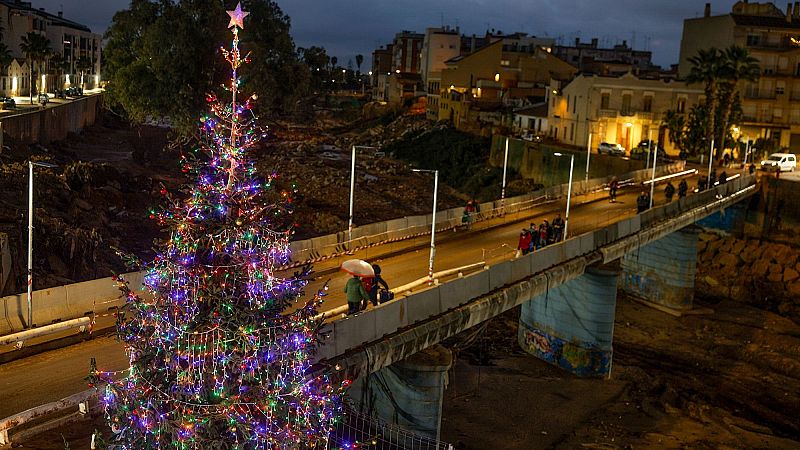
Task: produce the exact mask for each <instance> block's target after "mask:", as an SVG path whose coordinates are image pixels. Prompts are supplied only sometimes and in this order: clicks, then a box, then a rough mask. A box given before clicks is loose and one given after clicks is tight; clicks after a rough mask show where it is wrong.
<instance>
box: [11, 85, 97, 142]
mask: <svg viewBox="0 0 800 450" xmlns="http://www.w3.org/2000/svg"><path fill="white" fill-rule="evenodd" d="M102 104H103V95H102V94H97V95H89V96H86V97H83V98H78V99H75V100H72V101H69V102H67V103H64V104H60V105H56V106H52V107H49V108H45V109H40V110H38V111H31V112H26V113H22V114H15V115H12V116H7V117H3V118H2V119H0V122H2V125H3V133H4V134H6V135H8V136H9V137H11V138H12V139H14V140H15V141H17V142H19V143H22V144H33V143H39V144H43V145H46V144H48V143H50V142H51V141H58V140H62V139H65V138H66V137H67V135H68V134H69V133H77V132H79V131H81V130H82V129H84V128H85V127H87V126H89V125H92V124H94V123H95V121H96V120H97V115H98V113H99V111H100V107H101V106H102Z"/></svg>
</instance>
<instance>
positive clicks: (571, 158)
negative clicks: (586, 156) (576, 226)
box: [553, 153, 575, 241]
mask: <svg viewBox="0 0 800 450" xmlns="http://www.w3.org/2000/svg"><path fill="white" fill-rule="evenodd" d="M553 155H554V156H558V157H562V156H566V155H564V154H562V153H553ZM574 167H575V155H574V154H572V153H570V155H569V184H568V185H567V212H566V214H565V217H564V237H563V238H562V240H565V241H566V240H567V231H568V229H569V204H570V201H571V200H572V170H573V168H574Z"/></svg>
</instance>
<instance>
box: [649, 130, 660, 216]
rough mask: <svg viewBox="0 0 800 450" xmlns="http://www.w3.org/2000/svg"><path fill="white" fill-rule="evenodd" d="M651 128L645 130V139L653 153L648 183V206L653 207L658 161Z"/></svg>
mask: <svg viewBox="0 0 800 450" xmlns="http://www.w3.org/2000/svg"><path fill="white" fill-rule="evenodd" d="M652 137H653V130H647V141H648V143H649V145H650V151H651V152H652V153H653V177H652V178H651V180H650V181H651V183H650V208H652V207H653V194H655V188H656V161H658V147H657V146H656V145H655V144H654V143H653V139H652Z"/></svg>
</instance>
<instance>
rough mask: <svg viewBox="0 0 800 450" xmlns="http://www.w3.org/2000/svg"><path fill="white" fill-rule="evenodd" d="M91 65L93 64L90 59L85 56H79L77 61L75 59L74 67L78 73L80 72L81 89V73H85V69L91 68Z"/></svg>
mask: <svg viewBox="0 0 800 450" xmlns="http://www.w3.org/2000/svg"><path fill="white" fill-rule="evenodd" d="M93 66H94V64H92V60H91V59H89V58H87V57H85V56H83V57H80V58H78V60H77V61H75V69H77V70H78V73H80V74H81V89H83V84H84V83H83V75H84V74H85V73H86V71H87V70H89V69H91V68H92V67H93Z"/></svg>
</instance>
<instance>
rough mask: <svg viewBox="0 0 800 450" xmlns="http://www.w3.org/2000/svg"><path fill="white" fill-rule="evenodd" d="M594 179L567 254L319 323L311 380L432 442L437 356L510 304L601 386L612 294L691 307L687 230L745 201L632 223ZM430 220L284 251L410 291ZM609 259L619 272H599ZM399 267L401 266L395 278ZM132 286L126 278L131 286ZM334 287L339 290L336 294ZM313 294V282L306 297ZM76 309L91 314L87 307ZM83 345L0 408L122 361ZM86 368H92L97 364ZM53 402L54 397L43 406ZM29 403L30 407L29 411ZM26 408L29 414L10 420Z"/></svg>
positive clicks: (681, 205)
mask: <svg viewBox="0 0 800 450" xmlns="http://www.w3.org/2000/svg"><path fill="white" fill-rule="evenodd" d="M682 169H683V166H682V165H678V166H672V167H666V168H665V169H663V172H662V173H675V172H679V171H680V170H682ZM640 172H641V173H633V174H630V177H629V178H630V179H631V180H632V182H634V183H635V184H636V185H637V186H638V185H639V183H640V182H641V181H643V180H647V179H649V178H650V173H649V171H640ZM607 181H608V180H607V179H597V180H589V181H588V182H580V183H575V187H573V194H575V193H576V192H577V194H578V197H577V200H576V198H575V197H574V198H573V202H575V203H578V204H579V205H578V206H577V207H576V204H575V203H573V207H575V209H574V211H573V217H574V218H573V219H572V220H573V221H575V222H574V228H573V225H572V224H571V225H570V229H571V230H572V229H574V230H576V231H577V233H582V234H577V235H575V237H573V238H571V239H569V240H568V241H566V242H563V243H560V244H557V245H553V246H550V247H547V248H545V249H542V250H539V251H537V252H534V253H532V254H530V255H526V256H524V257H521V258H515V259H509V256H510V255H509V254H508V253H506V254H502V255H498V256H495V257H491V258H489V257H487V258H483V259H480V258H476V259H477V260H486V261H487V262H488V263H489V265H490V267H488V268H487V269H484V270H481V271H479V272H477V273H474V274H472V275H468V276H465V277H459V278H456V279H453V280H450V281H446V282H445V281H444V280H443V282H442V283H441V284H439V285H437V286H435V287H432V288H427V289H423V290H421V291H419V292H414V293H412V294H410V295H399V296H398V299H397V300H395V301H394V302H390V303H387V304H384V305H381V306H379V307H377V308H375V309H372V310H369V311H366V312H363V313H361V314H358V315H356V316H351V317H344V318H342V317H340V316H339V315H336V316H335V317H332V318H331V319H333V320H331V321H330V322H329V323H328V325H326V326H327V327H328V331H329V332H330V339H328V340H327V343H326V344H325V345H324V346H323V347H322V348H321V349H320V353H319V364H318V369H319V370H328V369H330V368H333V369H334V370H335V371H337V372H338V373H340V374H341V375H342V376H347V377H351V378H352V379H355V380H356V383H355V385H354V386H353V388H351V391H350V392H351V396H352V397H353V398H356V399H358V400H361V401H362V402H363V404H364V405H365V407H366V408H368V409H373V410H374V411H375V412H376V414H377V415H378V416H381V417H382V418H384V419H385V420H386V421H388V422H396V423H398V424H400V425H402V426H404V427H407V428H410V429H412V430H415V431H417V432H419V433H421V434H426V435H428V436H431V437H435V436H437V435H438V426H439V418H440V411H441V394H442V390H443V388H444V379H445V377H446V371H447V369H448V368H449V367H450V363H451V361H450V359H451V358H450V355H449V353H448V352H447V351H446V350H445V349H443V348H442V347H440V346H437V345H436V344H437V343H438V342H440V341H441V340H442V339H446V338H447V337H449V336H452V335H455V334H457V333H459V332H461V331H463V330H466V329H468V328H470V327H472V326H474V325H476V324H479V323H481V322H483V321H485V320H488V319H489V318H491V317H494V316H496V315H498V314H500V313H502V312H503V311H506V310H508V309H510V308H512V307H514V306H516V305H523V316H522V319H521V323H520V336H519V339H520V343H521V345H522V346H523V348H526V349H528V351H530V352H531V353H534V354H536V355H537V356H539V357H541V358H543V359H545V360H547V361H550V362H551V363H554V364H557V365H559V366H561V367H563V368H565V369H566V370H569V371H571V372H573V373H576V374H578V375H582V376H608V375H610V371H611V362H612V356H613V352H612V348H611V342H612V339H613V321H614V306H615V301H616V289H617V285H618V284H620V285H622V286H623V288H624V289H626V290H631V291H633V292H634V293H638V294H640V295H642V296H645V297H647V298H649V299H651V300H652V301H657V302H661V304H663V305H664V306H665V307H669V308H677V309H687V308H690V307H691V291H692V290H691V287H692V286H693V275H694V260H695V253H694V247H693V245H696V234H694V233H693V232H692V231H691V224H693V223H695V222H696V221H697V220H700V219H702V218H703V217H705V216H708V215H711V214H715V213H717V212H718V211H724V210H726V208H728V207H730V206H732V205H734V204H736V203H737V202H740V201H741V200H743V199H745V198H747V197H748V196H750V195H752V194H753V193H754V192H755V187H754V182H755V180H754V179H753V178H752V177H747V178H738V179H735V180H732V181H731V182H729V183H727V184H725V185H722V186H719V187H717V188H715V189H713V190H710V191H706V192H703V193H700V194H695V195H690V196H689V197H687V198H685V199H682V200H681V201H680V202H673V203H671V204H669V205H665V206H661V207H657V208H655V209H653V210H651V211H648V212H646V213H643V214H640V215H634V214H633V213H632V212H631V210H630V205H631V204H632V203H633V202H632V201H631V200H632V199H633V198H635V195H636V193H638V189H637V191H636V192H633V193H629V194H627V198H623V201H622V202H620V203H618V204H608V203H607V202H605V201H603V200H605V198H606V194H605V193H603V191H602V187H603V186H604V184H605V183H606V182H607ZM565 193H566V186H555V187H553V188H549V189H548V190H543V191H539V192H534V193H532V194H529V195H527V196H522V197H518V198H514V199H508V200H507V201H506V203H505V205H503V206H502V207H501V206H500V205H499V204H498V202H495V203H488V204H484V205H482V210H483V211H484V213H483V217H482V220H481V221H480V222H478V223H476V225H475V227H474V228H476V229H477V230H473V232H471V234H469V233H468V234H466V235H464V234H461V232H459V233H450V234H448V235H443V236H442V242H443V243H442V244H439V245H438V246H439V248H440V250H442V251H440V253H439V255H437V261H442V260H444V262H443V266H444V267H448V266H450V267H452V266H453V265H458V263H460V262H464V259H465V256H464V252H461V253H459V252H455V251H452V252H451V251H450V250H449V249H448V248H447V245H451V246H453V245H455V246H457V245H460V244H461V243H462V242H468V241H470V240H473V241H478V242H480V243H481V244H483V243H487V244H491V245H497V244H498V242H503V241H509V239H510V242H511V243H515V242H516V236H517V235H518V232H519V225H518V222H519V221H522V220H527V219H529V218H530V217H532V216H536V215H541V214H552V213H554V212H555V211H559V210H561V208H562V207H563V197H564V194H565ZM625 202H628V203H627V206H625ZM600 205H602V206H600ZM501 208H502V209H501ZM460 216H461V208H455V209H453V210H447V211H444V212H440V214H437V232H438V231H439V230H448V229H452V228H454V227H455V226H457V224H458V223H459V222H460ZM431 220H432V218H431V217H430V216H421V217H407V218H404V219H399V220H397V221H390V222H384V223H381V224H373V225H370V226H366V227H360V228H358V229H356V232H355V233H354V242H344V233H340V235H333V236H329V237H322V238H316V239H313V240H309V241H302V242H299V243H293V251H294V253H295V255H300V260H301V261H302V260H309V259H310V260H316V261H317V263H316V266H317V267H318V268H319V267H320V266H322V271H323V272H325V271H330V270H335V267H337V266H338V261H337V259H336V258H339V257H347V258H349V257H352V256H351V255H343V254H342V251H343V250H347V249H351V251H350V252H348V253H351V254H355V256H356V257H362V258H365V259H372V258H376V257H384V258H388V257H389V256H388V255H398V256H395V257H393V258H392V259H393V260H395V262H393V263H392V264H391V265H389V266H390V267H394V269H393V270H396V271H395V272H394V274H395V276H397V277H400V276H402V277H405V278H406V279H408V278H411V279H413V278H414V277H415V276H414V275H413V273H414V270H415V269H414V267H426V264H418V263H416V262H413V261H412V259H413V258H415V257H416V256H415V255H417V254H421V253H423V252H418V251H416V250H418V249H419V248H420V247H422V246H424V245H426V242H427V240H428V239H429V238H428V237H426V236H425V233H426V230H429V229H430V221H431ZM515 221H516V222H515ZM509 222H511V224H508V223H509ZM525 224H526V225H527V222H526V223H525ZM687 227H688V229H687ZM437 241H439V239H437ZM470 242H472V241H470ZM665 243H666V245H664V244H665ZM481 244H478V245H481ZM467 245H475V244H474V242H472V243H469V244H467ZM676 245H682V246H683V247H681V248H682V249H683V251H682V253H681V254H680V255H681V256H680V258H678V259H673V258H666V259H665V258H664V255H663V249H664V247H666V248H667V249H669V252H668V253H667V254H668V255H669V256H672V255H676V254H677V253H676V252H675V248H677V247H676ZM451 254H452V255H451ZM337 255H338V256H337ZM448 255H451V256H448ZM481 256H487V255H485V254H484V255H481ZM448 257H449V259H448ZM659 258H661V259H659ZM421 259H424V260H425V261H427V254H425V255H421ZM617 260H621V263H620V264H619V265H618V266H617V265H612V263H613V262H614V261H617ZM473 261H474V260H470V261H469V262H473ZM675 261H677V263H676V262H675ZM381 264H382V265H383V263H381ZM387 264H388V261H387ZM462 265H463V264H462ZM406 266H412V268H410V269H406ZM665 267H669V268H671V269H672V271H671V272H669V273H672V274H673V277H672V278H669V277H666V278H665V277H664V275H665V274H667V273H668V271H666V270H663V269H664V268H665ZM401 268H402V269H401ZM318 270H319V269H318ZM384 272H385V273H386V267H384ZM422 273H424V272H422ZM422 273H420V274H422ZM137 276H139V275H138V274H132V276H131V281H132V282H133V283H136V280H137V278H136V277H137ZM418 276H419V275H416V277H418ZM342 278H343V277H342ZM343 281H344V280H343V279H342V280H339V282H340V284H343ZM399 281H401V282H402V279H400V280H399ZM323 282H324V280H317V281H315V282H314V283H312V286H311V289H314V288H315V286H319V285H321V284H322V283H323ZM336 283H337V280H334V282H333V283H332V289H331V292H338V291H339V290H340V288H341V286H340V285H337V284H336ZM340 296H341V295H340ZM332 297H335V296H332ZM34 300H35V302H34V304H35V305H36V304H37V303H38V304H41V305H44V306H46V308H45V309H44V310H43V311H41V312H40V313H39V314H42V315H45V316H46V317H47V319H45V320H46V321H48V322H49V321H50V320H51V319H52V318H54V317H60V318H72V317H79V316H81V315H83V314H84V311H94V312H95V313H97V312H102V311H105V310H106V309H107V308H108V307H114V306H117V305H119V304H120V300H119V299H118V293H117V292H116V291H115V289H114V288H113V283H111V282H110V280H95V281H90V282H86V283H78V284H76V285H70V286H65V287H62V288H54V289H52V290H45V291H37V293H35V296H34ZM343 300H344V299H343V298H334V299H333V301H332V302H331V301H329V302H328V304H329V305H330V306H332V307H337V306H339V305H340V304H342V303H343ZM0 301H2V302H3V303H4V305H5V306H4V311H2V312H3V313H5V321H3V320H0V328H2V327H3V326H6V327H8V328H10V329H11V330H12V331H13V330H14V329H19V328H20V327H21V326H24V323H23V318H24V317H26V312H27V311H26V309H25V301H24V297H23V296H11V297H5V298H3V299H0ZM37 301H38V302H37ZM89 301H90V305H91V306H87V302H89ZM35 312H36V310H35ZM70 314H71V315H72V316H69V315H70ZM35 317H36V316H35ZM39 317H42V316H41V315H40V316H39ZM0 319H3V317H0ZM0 331H2V330H0ZM6 332H7V331H6ZM0 334H2V333H0ZM93 342H94V343H87V344H90V345H89V346H87V348H86V349H84V350H82V351H85V352H86V353H85V354H80V353H79V352H78V351H77V350H76V351H74V352H70V353H68V354H66V356H65V358H69V359H70V360H71V361H72V362H71V363H69V364H67V363H66V362H63V363H64V370H63V371H60V372H58V379H57V380H56V383H55V384H56V386H54V387H52V386H50V384H49V383H51V380H52V378H50V379H48V380H47V381H45V379H47V377H53V376H54V375H53V373H54V372H55V371H54V370H53V369H54V367H53V361H54V360H59V355H57V354H56V355H52V356H51V357H50V361H49V362H48V361H42V362H41V364H39V363H38V362H37V363H33V362H30V361H29V362H28V364H27V365H26V367H25V370H26V371H30V372H29V373H25V374H20V373H17V372H15V368H14V367H13V366H11V365H8V370H6V367H3V366H0V379H2V378H5V379H6V380H11V379H13V378H15V377H20V376H21V377H24V378H25V380H24V382H29V383H33V384H35V385H41V384H42V383H45V384H47V385H48V389H53V390H52V391H51V392H47V393H45V392H38V391H37V392H28V390H26V389H22V390H21V391H20V390H19V389H17V388H16V386H11V384H12V383H13V381H9V384H10V386H7V387H3V386H0V397H3V398H7V399H8V400H9V403H11V402H14V401H18V400H19V399H21V398H22V396H25V398H24V400H25V401H22V402H19V404H20V405H30V403H29V402H30V401H33V402H36V399H37V398H39V399H42V400H44V399H47V401H50V400H54V399H58V398H61V397H63V396H66V395H68V394H72V393H74V392H76V391H78V390H79V388H76V387H74V386H80V385H81V383H82V378H83V377H84V376H85V373H86V361H87V360H88V358H86V356H85V355H90V356H102V357H109V358H110V359H111V361H112V363H111V364H109V363H106V364H105V367H104V369H109V370H119V369H121V368H123V367H121V365H123V364H124V363H125V361H126V359H125V357H124V351H123V349H122V346H121V345H120V344H119V343H116V342H113V341H110V340H108V341H99V340H98V341H93ZM65 350H66V349H65ZM106 360H108V359H106ZM99 361H100V362H101V364H103V362H102V361H103V359H100V360H99ZM59 363H62V361H60V360H59ZM115 364H116V365H117V366H115ZM20 381H22V380H20ZM70 386H73V387H70ZM54 392H57V393H58V394H54ZM6 394H8V395H6ZM53 395H58V396H57V397H55V398H52V396H53ZM12 397H15V398H12ZM42 400H39V402H38V403H34V405H38V404H41V403H42ZM27 407H30V406H25V407H23V408H20V409H16V410H13V411H20V410H22V409H25V408H27ZM5 415H7V412H3V411H0V417H3V416H5Z"/></svg>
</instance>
